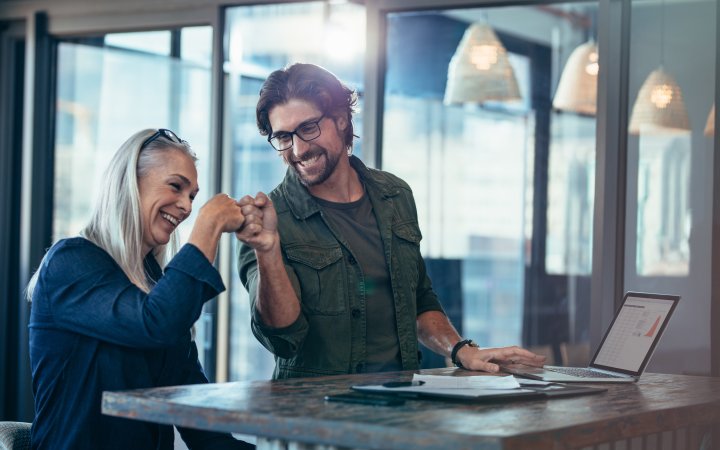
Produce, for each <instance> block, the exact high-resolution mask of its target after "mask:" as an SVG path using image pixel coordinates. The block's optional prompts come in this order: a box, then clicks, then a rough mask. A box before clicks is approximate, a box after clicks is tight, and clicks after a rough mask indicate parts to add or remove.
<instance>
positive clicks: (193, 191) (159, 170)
mask: <svg viewBox="0 0 720 450" xmlns="http://www.w3.org/2000/svg"><path fill="white" fill-rule="evenodd" d="M158 158H160V163H159V164H156V165H155V167H152V168H150V170H149V171H148V172H147V174H146V175H145V176H144V177H143V178H140V180H139V182H138V189H139V190H140V208H141V210H142V217H143V256H145V255H147V254H148V253H149V252H150V251H151V250H152V249H153V248H155V247H157V246H159V245H165V244H167V243H168V242H169V241H170V236H171V235H172V232H173V231H175V228H177V226H178V225H179V224H180V222H182V221H183V220H185V219H186V218H187V217H188V216H189V215H190V212H192V202H193V199H194V198H195V196H196V195H197V192H198V184H197V169H196V168H195V163H194V162H193V160H192V159H191V158H190V157H189V156H188V155H186V154H185V153H183V152H181V151H174V150H171V151H166V152H162V153H160V154H159V156H158Z"/></svg>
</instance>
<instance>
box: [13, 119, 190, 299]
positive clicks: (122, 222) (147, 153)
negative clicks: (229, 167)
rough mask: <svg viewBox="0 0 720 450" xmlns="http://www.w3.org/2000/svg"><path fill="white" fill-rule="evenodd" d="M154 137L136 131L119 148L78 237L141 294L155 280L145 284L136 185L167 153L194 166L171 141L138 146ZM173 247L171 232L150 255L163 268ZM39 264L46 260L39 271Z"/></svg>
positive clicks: (175, 244)
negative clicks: (110, 260) (102, 254)
mask: <svg viewBox="0 0 720 450" xmlns="http://www.w3.org/2000/svg"><path fill="white" fill-rule="evenodd" d="M156 132H157V130H154V129H146V130H142V131H139V132H137V133H135V134H134V135H132V136H131V137H130V138H129V139H128V140H127V141H125V143H123V144H122V145H121V146H120V148H119V149H118V151H117V152H116V153H115V155H114V156H113V158H112V160H111V161H110V164H109V165H108V167H107V169H105V174H104V177H103V184H102V187H101V189H100V192H99V196H98V199H97V202H96V205H95V210H94V211H93V214H92V218H91V219H90V223H88V225H87V226H86V227H85V228H84V229H83V230H82V231H81V232H80V235H81V236H82V237H84V238H86V239H87V240H89V241H91V242H93V243H94V244H95V245H97V246H98V247H100V248H102V249H103V250H105V251H106V252H108V253H109V254H110V256H112V258H113V259H114V260H115V261H116V262H117V263H118V265H119V266H120V268H122V270H123V272H125V275H127V277H128V278H129V279H130V281H131V282H132V283H133V284H135V285H136V286H137V287H139V288H140V289H142V290H143V291H145V292H149V291H150V289H152V286H153V284H154V283H153V281H154V280H148V274H147V273H146V271H145V268H144V266H143V261H144V259H145V256H146V255H143V254H142V247H143V230H144V224H143V217H142V209H141V203H140V191H139V189H138V183H139V180H140V179H142V178H143V177H145V176H147V175H148V172H149V171H150V170H151V169H153V168H154V167H158V166H160V165H162V164H163V158H162V156H163V155H164V154H165V153H167V152H169V151H181V152H183V153H184V154H186V155H188V156H189V157H190V158H191V159H192V160H193V162H195V161H197V158H196V157H195V154H194V153H193V151H192V149H191V148H190V145H189V144H187V143H186V142H184V141H183V142H182V143H179V142H174V141H171V140H169V139H167V138H166V137H165V136H164V135H160V136H159V137H157V138H156V139H154V140H152V141H151V142H149V143H148V144H147V145H145V146H144V147H143V146H142V144H143V142H145V141H146V140H147V139H149V138H150V137H151V136H153V135H154V134H155V133H156ZM177 248H178V241H177V236H176V234H175V233H174V232H173V233H172V235H171V236H170V241H169V242H168V244H167V245H161V246H158V247H155V248H154V249H153V256H154V257H155V259H156V260H157V262H158V263H159V264H160V266H161V267H164V266H165V264H167V262H168V261H170V259H172V257H173V256H174V255H175V253H176V252H177ZM44 262H45V258H43V261H42V262H41V263H40V267H42V266H43V263H44ZM39 273H40V269H38V270H37V271H36V272H35V274H34V275H33V277H32V278H31V279H30V282H29V283H28V288H27V298H28V300H31V299H32V293H33V291H34V290H35V284H36V283H37V277H38V274H39Z"/></svg>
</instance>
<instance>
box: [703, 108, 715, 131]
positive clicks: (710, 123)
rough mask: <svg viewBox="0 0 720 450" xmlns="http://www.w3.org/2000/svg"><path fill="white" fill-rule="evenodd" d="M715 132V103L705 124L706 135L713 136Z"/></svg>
mask: <svg viewBox="0 0 720 450" xmlns="http://www.w3.org/2000/svg"><path fill="white" fill-rule="evenodd" d="M713 134H715V105H713V107H712V109H711V110H710V114H709V115H708V120H707V124H705V136H712V135H713Z"/></svg>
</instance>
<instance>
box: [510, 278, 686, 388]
mask: <svg viewBox="0 0 720 450" xmlns="http://www.w3.org/2000/svg"><path fill="white" fill-rule="evenodd" d="M679 300H680V297H679V296H677V295H664V294H648V293H642V292H628V293H626V294H625V297H624V298H623V302H622V305H620V308H619V309H618V310H617V312H616V313H615V318H614V319H613V321H612V323H611V324H610V328H608V329H607V331H606V332H605V336H604V337H603V339H602V341H601V342H600V346H599V347H598V349H597V351H596V352H595V355H594V356H593V358H592V361H591V362H590V365H589V366H588V367H560V366H544V367H532V366H527V365H524V364H512V365H503V366H501V369H502V370H503V371H505V372H507V373H511V374H513V375H517V376H520V377H526V378H531V379H535V380H542V381H548V382H554V383H572V382H579V383H589V382H593V383H597V382H601V383H632V382H635V381H637V380H638V378H640V375H641V374H642V373H643V371H644V370H645V367H646V366H647V364H648V362H649V361H650V357H651V356H652V354H653V351H654V350H655V347H656V346H657V343H658V341H659V340H660V336H662V334H663V331H665V327H666V326H667V323H668V320H670V316H671V315H672V313H673V311H675V307H676V306H677V303H678V301H679Z"/></svg>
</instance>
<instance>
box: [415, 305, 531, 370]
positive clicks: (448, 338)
mask: <svg viewBox="0 0 720 450" xmlns="http://www.w3.org/2000/svg"><path fill="white" fill-rule="evenodd" d="M417 326H418V339H419V340H420V342H421V343H422V344H423V345H424V346H426V347H427V348H429V349H430V350H432V351H434V352H435V353H438V354H440V355H443V356H445V357H450V354H451V353H452V349H453V347H454V346H455V344H457V343H458V342H460V341H461V340H462V338H461V337H460V335H459V334H458V332H457V330H455V327H453V325H452V324H451V323H450V320H449V319H448V318H447V316H446V315H445V314H443V313H442V312H440V311H426V312H424V313H422V314H420V315H419V316H418V318H417ZM456 359H457V360H458V361H460V363H461V364H462V366H463V367H464V368H466V369H468V370H482V371H485V372H497V371H499V370H500V367H499V366H498V365H497V364H494V363H492V362H491V361H498V362H518V363H523V364H529V365H533V366H542V364H543V363H544V361H545V357H544V356H540V355H536V354H534V353H532V352H529V351H527V350H525V349H523V348H520V347H517V346H513V347H500V348H483V349H480V348H478V347H471V346H469V345H465V346H463V347H461V348H460V350H458V352H457V356H456Z"/></svg>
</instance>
